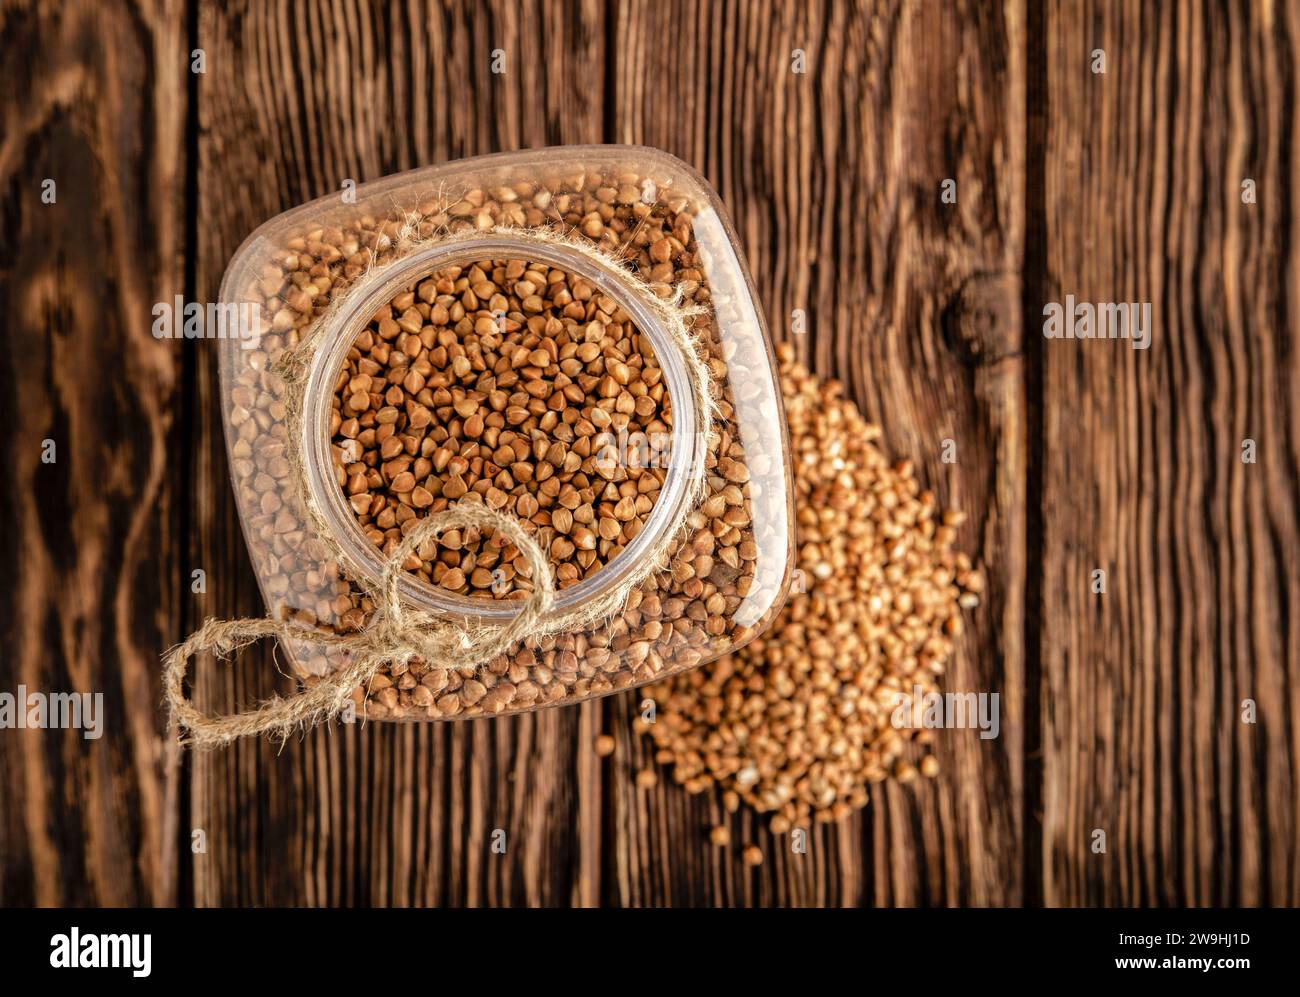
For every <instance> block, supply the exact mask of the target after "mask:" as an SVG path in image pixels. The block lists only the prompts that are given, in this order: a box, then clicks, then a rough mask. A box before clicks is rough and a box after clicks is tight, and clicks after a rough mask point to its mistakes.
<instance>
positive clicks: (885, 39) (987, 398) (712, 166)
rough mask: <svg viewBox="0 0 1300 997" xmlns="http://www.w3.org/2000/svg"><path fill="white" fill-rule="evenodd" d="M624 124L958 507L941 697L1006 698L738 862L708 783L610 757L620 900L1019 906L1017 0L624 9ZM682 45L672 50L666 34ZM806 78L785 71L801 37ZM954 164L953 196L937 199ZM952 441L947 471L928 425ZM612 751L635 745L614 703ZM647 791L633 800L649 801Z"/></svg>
mask: <svg viewBox="0 0 1300 997" xmlns="http://www.w3.org/2000/svg"><path fill="white" fill-rule="evenodd" d="M614 36H615V37H616V38H617V39H618V40H619V43H620V45H621V46H622V47H621V50H620V53H619V57H618V58H617V60H616V61H615V71H616V74H617V75H616V76H615V79H614V109H613V117H614V134H613V138H614V140H616V141H620V142H641V143H645V144H648V145H654V146H658V147H660V148H663V149H666V150H667V151H669V152H672V153H674V154H676V155H678V156H680V157H681V158H683V159H685V160H687V161H688V162H690V163H692V164H694V165H695V166H696V167H698V168H699V169H701V170H702V171H703V172H704V173H705V175H706V176H708V177H709V179H710V180H711V181H712V182H713V183H714V185H715V186H716V187H717V188H718V190H719V191H720V192H721V194H722V196H723V199H724V200H725V202H726V203H727V205H728V207H729V208H730V210H731V213H732V215H733V218H734V219H735V223H736V227H737V230H738V233H739V235H740V239H741V242H742V244H743V248H744V250H745V252H746V254H747V256H748V259H749V263H750V266H751V269H752V270H753V273H754V279H755V282H756V284H757V287H758V289H759V292H760V295H761V296H762V302H763V305H764V307H765V310H766V313H767V315H768V317H769V321H770V324H771V325H772V327H773V333H774V335H776V336H778V337H782V336H788V335H789V333H788V319H787V317H788V316H790V315H791V313H792V312H793V311H794V310H795V309H803V310H805V312H806V313H807V316H808V323H809V327H810V330H811V334H810V335H809V336H808V337H807V341H806V342H803V343H801V344H800V349H801V351H802V352H803V354H804V355H805V356H806V357H807V358H808V360H809V362H810V363H811V364H812V365H813V366H814V368H815V369H816V370H818V371H819V372H820V373H823V374H826V375H829V376H838V377H840V378H843V379H845V380H846V381H848V382H849V385H850V388H851V392H852V394H853V396H854V397H855V399H856V400H857V401H858V402H859V403H860V404H861V406H862V407H863V410H864V411H865V412H866V413H867V415H868V416H869V417H870V418H872V419H874V420H876V421H879V422H880V423H881V424H882V426H883V427H884V439H885V442H886V444H887V446H888V447H889V448H890V449H891V450H892V451H894V452H895V453H896V454H898V455H899V456H904V455H906V456H910V457H912V458H914V459H915V460H916V461H917V464H918V467H919V468H921V476H922V478H923V480H925V481H926V482H928V483H929V484H930V485H931V486H932V487H933V488H934V489H935V491H936V493H937V494H938V495H939V496H940V498H941V500H943V501H945V502H947V503H949V504H952V505H957V506H960V507H961V508H963V509H964V510H965V511H966V512H967V513H968V514H969V516H970V520H969V522H968V524H967V525H966V526H965V527H964V528H963V531H962V535H961V542H962V544H964V545H965V548H966V549H968V550H969V551H970V552H971V554H972V555H973V556H977V557H978V559H979V561H980V562H981V563H982V564H983V565H984V567H985V569H986V571H987V574H988V576H989V579H990V587H989V593H988V598H987V599H986V601H985V604H984V606H983V607H981V609H980V610H979V612H978V613H977V614H976V615H975V617H974V618H973V621H972V626H971V628H970V632H969V636H968V637H967V639H966V642H965V645H964V647H963V649H962V652H961V654H960V655H959V657H958V658H957V660H956V661H955V662H954V663H953V667H952V670H951V672H950V674H949V676H948V679H947V688H949V689H954V690H962V691H967V690H969V691H976V692H997V693H999V695H1001V697H1002V733H1001V737H1000V738H999V739H998V740H996V741H979V740H978V739H977V738H976V735H975V733H974V732H971V731H954V732H948V733H946V734H945V735H944V736H943V737H942V739H941V743H940V751H939V753H940V757H941V758H942V759H943V761H944V763H945V768H946V770H947V771H948V772H949V773H951V774H950V775H947V776H945V777H943V778H942V779H940V780H939V781H937V782H935V783H926V784H924V785H919V786H918V785H913V786H910V787H900V786H893V785H891V786H889V787H888V788H886V789H885V790H884V791H883V792H879V793H877V794H876V797H875V802H874V803H873V805H872V806H871V808H870V809H869V810H868V811H867V812H866V815H865V817H861V818H855V819H852V820H850V821H848V822H846V823H844V824H843V825H841V826H836V827H818V828H817V829H816V830H815V832H814V834H813V836H812V841H811V843H810V847H809V853H808V855H807V856H796V855H786V854H784V844H783V842H780V841H778V840H776V839H774V838H772V837H771V836H770V835H769V834H768V832H767V831H766V830H765V825H764V829H761V830H760V829H758V828H757V827H756V826H755V825H756V824H757V822H756V820H755V818H754V816H753V815H750V814H742V815H740V816H739V817H738V818H737V825H736V826H735V827H733V828H732V832H733V839H735V840H736V841H737V842H744V841H745V840H755V841H758V842H759V843H760V844H762V845H763V846H764V850H765V852H766V853H767V854H768V856H769V861H768V862H767V863H766V864H765V865H764V866H763V867H762V869H761V870H759V871H757V872H756V871H753V870H750V869H747V868H745V867H744V866H743V865H742V864H741V862H740V861H739V848H735V849H733V850H731V851H728V852H725V853H720V852H719V851H718V850H716V849H713V848H711V846H710V845H709V844H708V842H707V839H706V835H705V829H707V828H708V827H709V826H710V824H711V823H715V822H717V820H718V815H719V814H720V813H721V811H720V810H719V807H718V801H717V799H716V798H715V797H712V796H710V795H707V794H705V795H702V796H701V797H699V798H695V799H690V800H687V799H685V798H684V797H683V795H682V794H681V792H680V790H678V789H677V788H676V787H673V786H671V785H665V782H666V780H661V783H660V786H659V787H658V788H656V789H655V790H654V791H652V792H651V793H649V794H642V793H640V791H638V790H637V789H636V788H635V787H634V786H633V785H632V784H631V782H630V780H631V778H632V772H633V769H634V767H635V766H634V765H623V766H618V767H615V768H614V769H613V770H612V772H613V775H612V778H611V782H612V790H611V792H612V794H613V804H612V805H613V807H614V815H615V826H616V829H617V834H616V837H615V841H614V843H613V845H612V848H611V849H610V852H609V855H610V860H611V862H612V864H613V868H612V869H611V875H610V876H609V877H608V878H607V881H608V883H609V884H610V886H611V890H612V892H611V893H610V894H609V895H608V899H609V900H610V901H611V902H615V903H637V904H641V903H651V904H662V903H725V904H751V903H764V904H765V903H780V904H785V903H796V904H864V903H868V904H869V903H878V904H904V905H910V904H947V903H954V904H955V903H974V904H1014V903H1018V902H1020V901H1021V900H1022V899H1023V897H1024V882H1023V876H1022V836H1023V823H1024V814H1023V810H1022V799H1023V796H1024V786H1023V778H1022V766H1021V758H1022V743H1021V742H1022V724H1023V718H1024V715H1025V702H1024V674H1023V667H1024V662H1023V649H1022V648H1023V632H1024V620H1023V615H1022V601H1023V597H1022V594H1021V593H1022V587H1023V582H1024V578H1025V545H1024V516H1023V512H1022V509H1023V505H1024V497H1025V494H1024V492H1025V457H1024V446H1023V443H1024V432H1025V428H1024V419H1025V414H1024V410H1023V402H1022V397H1023V395H1022V390H1021V381H1022V376H1023V372H1022V370H1021V321H1020V296H1021V290H1020V283H1019V269H1020V264H1021V253H1022V244H1023V230H1024V222H1023V218H1024V208H1023V197H1024V182H1025V172H1024V157H1023V151H1022V150H1023V142H1024V129H1025V121H1024V107H1025V89H1024V87H1025V49H1026V45H1027V42H1026V37H1025V16H1024V9H1023V4H1021V3H1019V2H1012V3H1006V4H1002V5H996V6H995V5H987V4H974V3H972V4H961V5H958V6H957V7H956V8H955V9H953V8H951V7H950V6H949V5H945V4H938V3H934V4H920V5H912V4H891V3H883V4H875V5H869V6H868V5H863V4H833V5H820V4H811V5H809V4H797V5H796V4H789V5H782V6H781V7H779V8H777V9H776V10H774V9H773V8H771V7H769V6H768V5H763V4H721V3H719V4H698V5H697V4H663V3H654V2H648V0H647V2H628V3H626V4H623V5H622V6H621V7H620V14H619V20H618V24H617V28H616V31H615V33H614ZM665 38H672V39H674V40H675V42H674V44H672V45H664V44H663V39H665ZM796 49H801V50H803V52H804V53H805V55H806V60H807V63H806V65H807V72H806V74H802V75H801V74H796V73H795V72H793V71H792V67H793V65H794V64H793V62H792V59H793V58H794V50H796ZM945 178H951V179H954V180H956V182H957V195H958V196H957V202H956V204H944V203H941V201H940V184H941V182H942V181H943V180H944V179H945ZM945 439H951V440H953V441H954V443H955V444H956V453H957V462H956V463H955V464H944V463H942V461H941V457H940V452H941V448H942V442H943V440H945ZM615 705H616V709H617V710H618V714H617V723H616V725H615V729H616V731H617V733H618V735H619V737H620V739H621V740H620V745H619V756H620V757H634V758H643V756H644V746H643V745H640V744H637V743H634V742H635V737H634V735H633V734H632V733H631V732H630V729H629V725H630V722H631V718H632V716H633V715H634V707H635V703H634V701H633V699H632V697H628V698H626V699H621V700H619V701H617V702H616V704H615ZM643 797H644V799H643Z"/></svg>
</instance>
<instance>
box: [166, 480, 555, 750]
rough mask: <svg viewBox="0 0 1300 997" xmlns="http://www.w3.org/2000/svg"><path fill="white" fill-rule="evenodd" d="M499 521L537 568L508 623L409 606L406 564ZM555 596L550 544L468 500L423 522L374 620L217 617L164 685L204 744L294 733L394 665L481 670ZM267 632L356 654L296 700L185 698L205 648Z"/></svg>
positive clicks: (234, 646)
mask: <svg viewBox="0 0 1300 997" xmlns="http://www.w3.org/2000/svg"><path fill="white" fill-rule="evenodd" d="M465 527H479V528H480V529H481V528H484V527H490V528H491V529H493V530H496V531H497V532H498V533H499V534H501V535H503V536H504V537H505V538H506V539H507V540H508V541H509V542H510V543H512V544H513V545H514V546H515V547H516V548H518V550H519V553H520V555H521V556H522V557H523V558H524V561H525V562H526V563H527V564H528V566H529V568H530V569H531V571H532V579H533V591H532V593H531V594H530V595H529V597H528V598H527V599H526V600H525V601H524V602H523V605H522V607H521V608H520V611H519V612H518V613H516V614H515V616H514V617H513V618H512V619H511V620H510V622H509V623H507V624H505V625H504V626H487V627H485V626H483V625H482V624H481V623H474V622H471V621H470V619H469V618H467V619H466V620H465V621H464V622H453V621H451V620H448V619H446V618H445V617H437V616H434V615H433V614H430V613H426V612H423V611H420V610H411V609H408V608H407V607H405V606H403V605H402V600H401V598H400V595H399V591H398V584H399V582H400V580H401V577H402V574H403V570H402V565H403V564H404V563H405V561H406V559H407V558H408V557H409V556H410V555H411V554H412V553H413V552H414V551H415V550H416V548H418V547H419V546H420V545H421V544H423V543H424V542H426V541H428V540H431V539H433V538H434V537H435V536H437V535H438V534H439V533H442V532H443V531H444V530H449V529H456V528H465ZM554 596H555V579H554V577H553V575H552V573H551V565H550V561H549V560H548V559H547V557H546V554H545V553H544V552H543V550H542V548H541V547H540V546H538V544H537V541H536V540H534V539H533V538H532V537H531V536H529V535H528V533H527V532H526V531H525V530H524V528H523V526H522V525H521V524H520V522H519V520H518V519H516V518H514V517H512V516H507V515H504V514H502V513H500V512H497V511H495V510H493V509H489V508H488V507H487V506H485V505H481V504H479V503H476V502H466V501H462V502H460V503H459V504H457V505H455V506H452V507H451V508H449V509H446V510H444V511H442V512H439V513H435V514H434V515H432V516H429V517H427V518H425V519H422V520H420V521H419V522H418V523H417V524H416V525H415V527H414V528H413V529H412V530H411V532H410V533H408V534H407V535H406V536H405V537H404V538H403V540H402V542H401V543H400V544H398V545H397V548H396V549H395V550H394V551H393V553H392V556H391V557H389V558H388V560H387V562H386V563H385V564H384V574H383V581H382V584H381V585H380V589H379V592H378V599H377V605H376V607H375V612H374V615H373V616H372V617H371V619H370V622H369V624H368V625H367V626H366V627H365V629H363V630H359V631H357V632H355V633H350V634H335V633H327V632H322V631H316V630H313V629H311V628H308V627H305V626H302V625H300V624H295V623H290V622H288V621H282V620H275V619H243V620H217V619H208V620H207V621H206V622H204V624H203V626H202V627H200V628H199V629H198V630H197V631H195V633H193V634H192V635H190V638H189V639H188V640H186V641H185V642H184V643H182V644H179V645H177V646H176V647H174V648H172V649H171V650H170V651H169V652H168V653H167V655H166V657H165V658H164V662H163V690H164V694H165V695H166V698H167V703H168V706H169V707H170V710H171V715H172V718H173V720H174V721H175V722H176V723H177V725H178V726H179V727H180V728H181V730H182V731H183V732H184V735H185V736H184V741H185V743H187V744H192V745H195V746H197V747H210V746H215V745H223V744H229V743H230V742H231V741H234V740H236V739H238V738H240V737H245V736H247V735H249V734H264V733H270V734H274V735H277V736H279V737H287V736H288V735H289V734H290V733H291V732H292V731H293V730H294V729H295V728H297V727H299V726H302V725H308V724H313V723H319V722H321V721H322V720H325V719H328V718H330V717H334V716H337V715H338V714H339V713H341V712H342V711H343V710H344V709H346V707H347V704H348V703H350V702H351V701H352V690H353V689H355V688H357V687H358V686H365V685H367V684H368V683H369V682H370V680H371V679H372V678H374V676H375V673H376V672H378V671H379V669H380V668H381V667H382V666H383V665H385V664H394V663H396V664H403V665H404V664H407V663H408V662H410V660H411V659H412V658H419V659H421V660H422V661H423V662H424V664H425V665H427V666H428V667H430V668H443V669H447V668H473V667H476V666H478V665H481V664H484V663H485V662H488V661H491V660H492V659H493V658H495V657H496V656H497V655H499V654H504V653H505V652H506V651H508V650H509V649H510V648H511V647H512V646H513V645H514V644H515V643H517V642H518V641H519V640H521V639H523V638H524V637H526V636H527V635H528V634H529V633H531V632H533V631H534V630H535V629H536V628H537V624H538V621H539V620H540V619H541V618H542V616H543V615H545V613H546V612H547V610H549V608H550V605H551V601H552V599H553V598H554ZM263 637H276V638H278V639H280V640H282V641H294V640H296V641H307V642H311V643H315V644H319V645H321V646H324V647H335V648H339V649H340V650H342V651H343V652H345V653H346V655H347V656H348V657H349V658H350V660H349V661H348V662H347V663H346V664H345V665H344V666H343V667H342V668H340V669H339V670H338V671H336V672H334V673H332V674H330V675H327V676H325V677H324V678H323V679H321V681H320V682H318V683H317V684H316V685H314V686H312V687H311V688H309V689H305V690H304V691H302V692H301V693H299V694H298V695H296V696H292V697H289V698H283V697H279V696H276V697H273V698H272V699H270V700H268V701H267V702H265V703H263V704H262V705H260V706H258V707H257V708H256V709H253V710H248V711H245V712H243V713H236V714H232V715H229V716H209V715H207V714H205V713H203V712H201V711H200V710H199V709H198V708H197V707H195V706H194V704H193V703H192V702H191V701H190V700H189V699H188V698H187V697H186V696H185V673H186V671H187V670H188V668H189V662H190V659H191V658H193V657H194V656H195V655H196V654H200V653H202V652H204V651H208V652H211V653H212V654H213V655H214V656H215V657H219V658H225V657H228V656H230V655H231V654H233V653H235V652H237V651H238V650H239V649H240V648H242V647H245V646H247V645H248V644H252V643H255V642H256V641H258V640H261V639H262V638H263Z"/></svg>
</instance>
